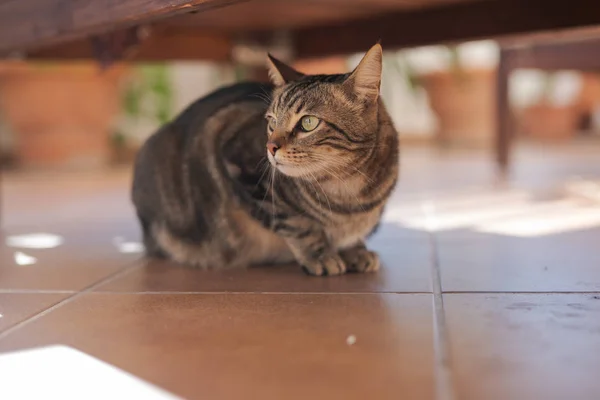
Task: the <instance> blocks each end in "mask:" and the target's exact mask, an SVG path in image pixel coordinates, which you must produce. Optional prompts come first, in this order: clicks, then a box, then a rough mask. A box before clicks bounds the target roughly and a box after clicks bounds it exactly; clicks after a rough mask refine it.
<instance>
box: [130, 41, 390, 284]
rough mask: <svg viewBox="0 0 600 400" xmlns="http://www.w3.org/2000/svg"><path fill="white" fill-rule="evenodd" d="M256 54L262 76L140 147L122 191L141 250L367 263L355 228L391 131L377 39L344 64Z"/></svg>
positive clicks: (240, 259)
mask: <svg viewBox="0 0 600 400" xmlns="http://www.w3.org/2000/svg"><path fill="white" fill-rule="evenodd" d="M267 61H268V64H269V75H270V78H271V80H272V82H273V85H268V84H261V83H239V84H234V85H233V86H229V87H226V88H222V89H220V90H217V91H216V92H214V93H212V94H210V95H209V96H207V97H205V98H203V99H200V100H198V101H196V102H195V103H193V104H192V105H190V106H189V107H188V108H187V109H186V110H185V111H184V112H183V113H182V114H181V115H180V116H179V117H178V118H176V119H175V120H174V121H173V122H171V123H169V124H167V125H166V126H164V127H163V128H161V129H160V130H159V131H158V132H156V133H155V134H154V135H153V136H151V137H150V138H149V139H148V141H147V142H146V143H145V144H144V146H143V147H142V149H141V151H140V152H139V154H138V157H137V159H136V164H135V173H134V181H133V190H132V199H133V203H134V204H135V207H136V210H137V215H138V217H139V220H140V223H141V226H142V229H143V235H144V244H145V246H146V251H147V254H148V255H149V256H155V257H166V258H169V259H172V260H175V261H177V262H180V263H183V264H188V265H191V266H195V267H199V268H224V267H243V266H250V265H257V264H271V263H288V262H293V261H296V262H297V263H298V264H300V265H301V266H302V268H303V269H304V271H305V272H307V273H308V274H311V275H319V276H323V275H340V274H343V273H345V272H348V271H351V272H371V271H376V270H377V269H378V268H379V259H378V257H377V254H375V253H374V252H371V251H369V250H368V249H367V248H366V246H365V242H364V240H365V238H366V237H367V236H369V235H370V234H371V233H372V232H373V231H374V230H375V228H376V226H377V225H378V222H379V220H380V218H381V214H382V212H383V208H384V205H385V203H386V200H387V199H388V197H389V195H390V193H391V192H392V190H393V189H394V186H395V184H396V179H397V175H398V135H397V133H396V131H395V129H394V127H393V125H392V122H391V120H390V117H389V115H388V113H387V112H386V110H385V108H384V106H383V104H382V102H381V99H380V98H379V89H380V82H381V68H382V49H381V46H380V45H379V44H377V45H375V46H373V47H372V48H371V49H370V50H369V51H368V52H367V54H366V55H365V56H364V57H363V59H362V60H361V62H360V64H359V65H358V67H356V69H355V70H354V71H353V72H352V73H348V74H338V75H304V74H302V73H300V72H298V71H296V70H294V69H293V68H291V67H289V66H287V65H286V64H284V63H282V62H281V61H279V60H277V59H275V58H274V57H272V56H270V55H269V57H268V60H267Z"/></svg>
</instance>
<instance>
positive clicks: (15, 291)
mask: <svg viewBox="0 0 600 400" xmlns="http://www.w3.org/2000/svg"><path fill="white" fill-rule="evenodd" d="M75 293H77V290H52V289H50V290H48V289H0V294H75Z"/></svg>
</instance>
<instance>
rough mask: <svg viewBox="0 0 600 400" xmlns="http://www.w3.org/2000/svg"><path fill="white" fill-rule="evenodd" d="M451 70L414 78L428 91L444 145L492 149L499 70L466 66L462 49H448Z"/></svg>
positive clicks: (439, 134) (439, 136)
mask: <svg viewBox="0 0 600 400" xmlns="http://www.w3.org/2000/svg"><path fill="white" fill-rule="evenodd" d="M446 49H447V51H448V52H449V54H450V67H449V68H448V69H447V70H442V71H435V72H429V73H426V74H422V75H418V76H416V77H414V78H413V80H414V81H415V82H417V83H418V84H419V85H421V86H422V87H424V88H425V90H426V92H427V94H428V97H429V103H430V106H431V108H432V110H433V112H434V114H435V115H436V117H437V120H438V129H437V132H436V135H437V139H438V142H439V143H440V144H442V145H455V144H461V145H489V144H490V143H491V139H492V137H493V132H494V120H495V117H494V115H495V101H496V96H495V93H496V87H495V81H496V79H495V77H496V70H495V69H493V68H471V67H466V66H464V65H463V63H462V61H461V59H460V54H459V51H458V48H456V47H447V48H446Z"/></svg>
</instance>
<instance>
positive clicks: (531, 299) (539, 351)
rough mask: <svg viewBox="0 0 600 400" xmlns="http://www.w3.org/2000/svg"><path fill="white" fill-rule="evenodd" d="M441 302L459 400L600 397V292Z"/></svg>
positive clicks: (459, 297)
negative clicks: (444, 313) (444, 310)
mask: <svg viewBox="0 0 600 400" xmlns="http://www.w3.org/2000/svg"><path fill="white" fill-rule="evenodd" d="M444 300H445V309H446V320H447V325H448V335H449V338H450V348H451V355H452V367H453V373H454V378H455V386H456V391H457V398H458V399H461V400H481V399H486V400H496V399H497V400H506V399H511V400H531V399H548V400H562V399H596V398H598V393H600V380H598V371H599V370H600V358H599V357H598V354H600V294H599V295H591V294H494V295H486V294H462V295H461V294H447V295H444Z"/></svg>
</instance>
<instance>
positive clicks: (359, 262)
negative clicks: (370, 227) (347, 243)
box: [341, 247, 381, 272]
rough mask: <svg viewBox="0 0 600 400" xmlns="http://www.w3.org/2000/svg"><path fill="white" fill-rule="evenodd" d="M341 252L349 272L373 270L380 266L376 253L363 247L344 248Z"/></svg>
mask: <svg viewBox="0 0 600 400" xmlns="http://www.w3.org/2000/svg"><path fill="white" fill-rule="evenodd" d="M341 254H342V257H343V259H344V261H345V262H346V266H347V267H348V271H349V272H375V271H377V270H379V267H380V266H381V265H380V262H379V256H378V255H377V253H375V252H373V251H369V250H367V249H366V248H364V247H357V248H353V249H349V250H345V251H343V252H342V253H341Z"/></svg>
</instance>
